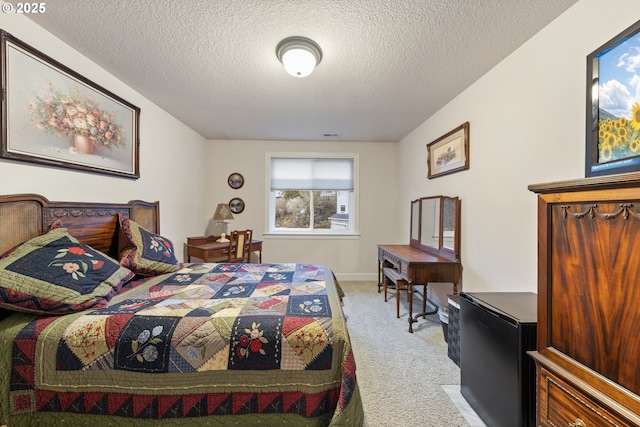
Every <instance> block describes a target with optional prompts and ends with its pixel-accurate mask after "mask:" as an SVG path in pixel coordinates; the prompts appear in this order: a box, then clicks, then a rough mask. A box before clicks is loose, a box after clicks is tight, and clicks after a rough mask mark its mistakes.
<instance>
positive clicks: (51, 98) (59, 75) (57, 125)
mask: <svg viewBox="0 0 640 427" xmlns="http://www.w3.org/2000/svg"><path fill="white" fill-rule="evenodd" d="M0 37H1V38H2V44H1V49H2V50H1V61H2V63H1V73H2V89H3V92H4V93H5V97H4V99H3V100H2V105H1V108H2V145H1V150H0V157H2V158H6V159H12V160H19V161H25V162H31V163H39V164H45V165H49V166H56V167H63V168H68V169H75V170H81V171H88V172H94V173H101V174H108V175H117V176H121V177H127V178H133V179H137V178H139V177H140V172H139V135H138V127H139V120H140V109H139V108H138V107H136V106H134V105H132V104H130V103H129V102H127V101H125V100H124V99H122V98H120V97H118V96H116V95H115V94H113V93H111V92H109V91H108V90H106V89H104V88H103V87H101V86H99V85H97V84H95V83H93V82H92V81H90V80H88V79H87V78H85V77H83V76H81V75H80V74H78V73H76V72H75V71H73V70H71V69H70V68H68V67H66V66H64V65H62V64H61V63H59V62H57V61H55V60H54V59H52V58H50V57H49V56H47V55H45V54H44V53H42V52H39V51H37V50H35V49H34V48H33V47H31V46H29V45H28V44H26V43H24V42H22V41H20V40H18V39H16V38H15V37H13V36H12V35H11V34H9V33H7V32H4V31H2V32H1V33H0Z"/></svg>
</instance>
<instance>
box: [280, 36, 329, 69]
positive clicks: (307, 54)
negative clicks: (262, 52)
mask: <svg viewBox="0 0 640 427" xmlns="http://www.w3.org/2000/svg"><path fill="white" fill-rule="evenodd" d="M276 56H277V57H278V60H279V61H280V62H282V65H284V69H285V70H286V71H287V73H289V74H291V75H292V76H294V77H306V76H308V75H309V74H311V73H312V72H313V70H314V69H315V67H316V65H318V64H319V63H320V61H321V60H322V50H321V49H320V46H318V44H317V43H316V42H314V41H313V40H311V39H308V38H306V37H289V38H286V39H284V40H282V41H281V42H280V43H278V46H277V47H276Z"/></svg>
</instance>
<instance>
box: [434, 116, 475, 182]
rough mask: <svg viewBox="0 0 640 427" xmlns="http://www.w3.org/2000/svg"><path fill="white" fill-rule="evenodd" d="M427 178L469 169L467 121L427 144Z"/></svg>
mask: <svg viewBox="0 0 640 427" xmlns="http://www.w3.org/2000/svg"><path fill="white" fill-rule="evenodd" d="M427 165H428V169H427V178H429V179H431V178H437V177H439V176H442V175H447V174H450V173H454V172H459V171H461V170H465V169H469V122H466V123H463V124H461V125H460V126H458V127H457V128H455V129H453V130H452V131H451V132H448V133H446V134H445V135H442V136H441V137H440V138H438V139H436V140H435V141H433V142H431V143H429V144H428V145H427Z"/></svg>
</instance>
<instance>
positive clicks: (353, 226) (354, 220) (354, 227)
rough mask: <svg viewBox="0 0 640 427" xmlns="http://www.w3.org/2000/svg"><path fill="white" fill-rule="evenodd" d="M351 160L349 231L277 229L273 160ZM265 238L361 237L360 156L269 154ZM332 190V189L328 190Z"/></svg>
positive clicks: (299, 153) (266, 183) (302, 153)
mask: <svg viewBox="0 0 640 427" xmlns="http://www.w3.org/2000/svg"><path fill="white" fill-rule="evenodd" d="M274 157H276V158H292V159H296V158H299V159H350V160H352V161H353V191H352V192H351V194H350V197H349V224H350V228H349V229H344V230H340V229H309V228H289V229H276V228H275V197H274V196H273V195H272V191H271V159H272V158H274ZM265 163H266V167H265V212H266V217H265V230H266V232H265V233H264V235H265V236H303V237H323V238H326V237H351V236H359V231H358V230H359V228H358V225H359V219H358V212H359V179H358V176H359V156H358V154H357V153H317V152H282V153H281V152H268V153H266V156H265ZM328 190H331V189H328Z"/></svg>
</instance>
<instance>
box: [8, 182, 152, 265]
mask: <svg viewBox="0 0 640 427" xmlns="http://www.w3.org/2000/svg"><path fill="white" fill-rule="evenodd" d="M119 213H120V214H122V215H124V216H125V217H127V218H131V219H132V220H134V221H135V222H137V223H138V224H140V225H142V226H143V227H144V228H146V229H147V230H149V231H152V232H154V233H160V215H159V214H160V205H159V203H158V202H143V201H140V200H133V201H130V202H129V203H90V202H50V201H49V200H47V199H46V198H45V197H43V196H40V195H38V194H15V195H6V196H0V254H2V253H4V252H5V251H7V250H9V249H11V248H12V247H13V246H15V245H17V244H18V243H21V242H24V241H25V240H28V239H31V238H33V237H36V236H38V235H40V234H43V233H46V232H47V231H48V230H49V227H50V226H51V224H52V223H53V222H54V221H56V220H58V219H59V220H61V221H62V223H63V225H64V227H65V228H67V229H69V233H70V234H71V235H72V236H74V237H76V238H77V239H78V240H80V241H81V242H82V243H85V244H87V245H89V246H91V247H93V248H94V249H97V250H99V251H101V252H104V253H106V254H109V255H110V256H112V257H114V258H117V253H116V252H117V236H116V230H117V222H118V220H117V214H119Z"/></svg>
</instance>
